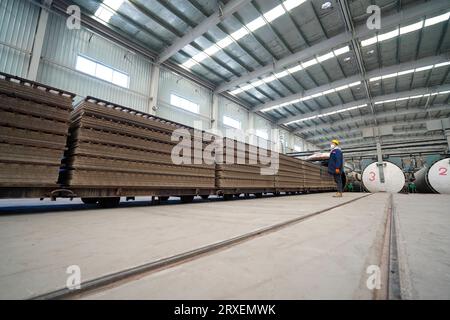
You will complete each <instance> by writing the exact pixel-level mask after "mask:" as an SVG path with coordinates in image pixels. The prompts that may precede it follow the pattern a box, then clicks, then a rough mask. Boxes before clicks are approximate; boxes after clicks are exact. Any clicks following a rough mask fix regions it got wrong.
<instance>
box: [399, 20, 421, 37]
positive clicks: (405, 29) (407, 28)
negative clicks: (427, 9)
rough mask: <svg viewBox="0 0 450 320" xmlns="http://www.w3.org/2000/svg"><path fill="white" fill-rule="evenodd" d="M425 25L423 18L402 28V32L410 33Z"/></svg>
mask: <svg viewBox="0 0 450 320" xmlns="http://www.w3.org/2000/svg"><path fill="white" fill-rule="evenodd" d="M422 27H423V20H420V21H419V22H416V23H413V24H410V25H408V26H404V27H401V28H400V34H406V33H410V32H413V31H416V30H419V29H422Z"/></svg>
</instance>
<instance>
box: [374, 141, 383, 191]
mask: <svg viewBox="0 0 450 320" xmlns="http://www.w3.org/2000/svg"><path fill="white" fill-rule="evenodd" d="M376 141H377V158H378V161H377V167H378V171H379V173H380V182H381V183H384V182H385V179H384V163H383V153H382V151H381V142H380V138H379V137H378V138H377V139H376Z"/></svg>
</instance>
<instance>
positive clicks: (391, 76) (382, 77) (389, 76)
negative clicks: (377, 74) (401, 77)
mask: <svg viewBox="0 0 450 320" xmlns="http://www.w3.org/2000/svg"><path fill="white" fill-rule="evenodd" d="M396 76H397V72H394V73H391V74H386V75H384V76H381V79H383V80H384V79H389V78H394V77H396Z"/></svg>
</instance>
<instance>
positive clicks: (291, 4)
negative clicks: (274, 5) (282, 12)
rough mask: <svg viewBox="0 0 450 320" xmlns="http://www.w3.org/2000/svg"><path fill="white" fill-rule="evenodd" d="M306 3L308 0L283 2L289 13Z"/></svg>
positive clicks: (287, 0)
mask: <svg viewBox="0 0 450 320" xmlns="http://www.w3.org/2000/svg"><path fill="white" fill-rule="evenodd" d="M304 2H306V0H286V1H285V2H283V6H284V7H285V8H286V10H287V11H290V10H292V9H294V8H296V7H298V6H299V5H301V4H302V3H304Z"/></svg>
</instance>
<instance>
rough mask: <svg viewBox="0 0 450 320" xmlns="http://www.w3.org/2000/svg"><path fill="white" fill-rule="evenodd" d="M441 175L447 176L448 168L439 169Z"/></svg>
mask: <svg viewBox="0 0 450 320" xmlns="http://www.w3.org/2000/svg"><path fill="white" fill-rule="evenodd" d="M439 175H440V176H446V175H447V168H443V167H440V168H439Z"/></svg>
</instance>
